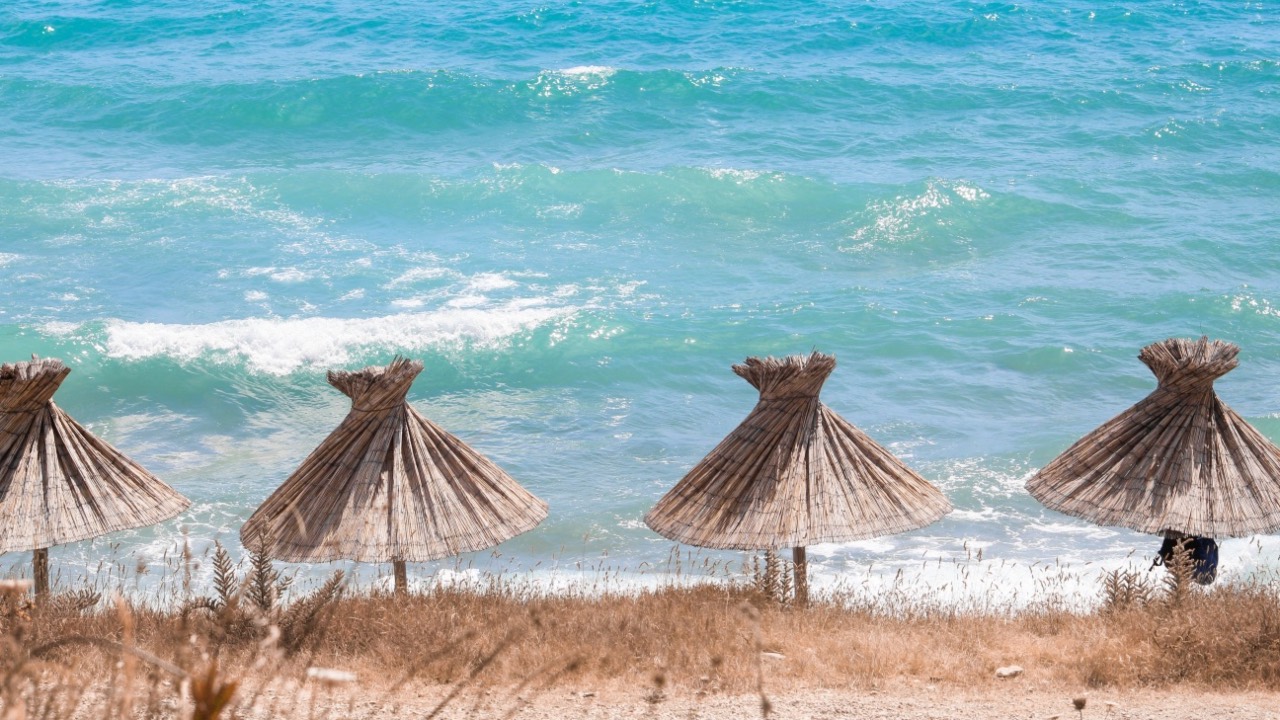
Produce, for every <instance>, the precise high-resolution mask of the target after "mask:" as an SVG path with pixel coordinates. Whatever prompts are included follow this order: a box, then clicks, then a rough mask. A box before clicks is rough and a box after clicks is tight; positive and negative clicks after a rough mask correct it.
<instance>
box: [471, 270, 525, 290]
mask: <svg viewBox="0 0 1280 720" xmlns="http://www.w3.org/2000/svg"><path fill="white" fill-rule="evenodd" d="M517 284H518V283H517V282H516V281H515V280H512V279H511V278H509V277H507V276H506V275H503V274H502V273H479V274H477V275H473V276H472V277H471V279H470V280H468V281H467V288H468V289H469V290H474V291H476V292H489V291H492V290H505V289H507V288H513V287H515V286H516V285H517Z"/></svg>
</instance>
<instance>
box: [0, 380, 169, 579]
mask: <svg viewBox="0 0 1280 720" xmlns="http://www.w3.org/2000/svg"><path fill="white" fill-rule="evenodd" d="M70 372H71V368H69V367H67V366H66V365H64V364H62V361H61V360H53V359H44V360H41V359H39V358H36V357H35V356H32V358H31V361H30V362H17V363H6V364H4V365H0V553H5V552H11V551H25V550H32V551H34V552H33V558H32V561H33V565H34V575H35V586H36V594H37V595H44V594H46V593H48V592H49V547H51V546H53V545H60V544H63V543H69V542H75V541H77V540H86V539H88V538H92V537H97V536H99V535H105V534H107V533H110V532H115V531H116V530H126V529H129V528H136V527H143V526H146V525H153V524H155V523H158V522H161V521H163V520H168V519H169V518H171V517H173V516H174V515H177V514H178V513H180V512H182V511H183V510H186V509H187V507H188V506H189V505H190V504H191V501H189V500H187V499H186V498H185V497H183V496H182V495H180V494H178V492H177V491H175V490H174V489H173V488H171V487H169V486H168V485H166V484H165V483H164V482H163V481H162V480H160V479H159V478H157V477H156V476H154V475H152V474H151V473H149V472H147V471H146V470H144V469H143V468H142V466H140V465H138V464H137V463H135V462H133V461H132V460H130V459H129V458H127V457H125V456H124V455H123V454H121V452H120V451H119V450H116V449H115V448H114V447H112V446H111V445H109V444H107V443H106V442H104V441H102V440H101V439H99V438H96V437H94V436H93V435H92V434H90V433H89V431H88V430H86V429H84V427H82V426H81V425H80V424H79V423H77V422H76V421H75V420H72V419H71V416H69V415H67V413H66V412H64V411H63V410H62V408H60V407H58V406H57V404H55V403H54V402H53V394H54V393H55V392H57V390H58V386H59V385H61V384H62V381H63V380H64V379H65V378H66V377H67V375H68V374H69V373H70Z"/></svg>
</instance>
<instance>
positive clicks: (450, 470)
mask: <svg viewBox="0 0 1280 720" xmlns="http://www.w3.org/2000/svg"><path fill="white" fill-rule="evenodd" d="M420 372H422V363H421V362H416V361H410V360H407V359H404V358H396V359H395V360H394V361H392V363H391V364H390V365H388V366H387V367H385V368H383V367H368V368H365V369H363V370H359V371H354V372H342V371H330V372H329V376H328V378H329V383H330V384H331V385H333V386H334V387H336V388H338V389H339V390H341V391H342V392H343V393H344V394H346V395H347V396H348V397H350V398H351V401H352V403H351V412H350V413H348V414H347V417H346V419H344V420H343V421H342V424H341V425H339V426H338V429H337V430H334V431H333V433H331V434H330V435H329V437H328V438H326V439H325V440H324V442H322V443H321V444H320V446H319V447H317V448H316V449H315V451H313V452H312V453H311V455H310V456H309V457H308V458H307V459H306V460H305V461H303V463H302V465H301V466H300V467H299V468H298V469H297V470H296V471H294V473H293V474H292V475H290V476H289V477H288V479H286V480H285V481H284V483H283V484H282V485H281V486H280V488H279V489H277V490H276V491H275V492H274V493H272V495H271V496H270V497H269V498H267V500H266V501H265V502H263V503H262V506H261V507H259V508H258V509H257V511H255V512H254V513H253V515H252V516H251V517H250V518H249V520H248V521H247V522H245V524H244V526H243V527H242V528H241V530H240V539H241V540H242V541H243V542H244V544H245V545H246V546H248V547H251V548H256V549H261V550H262V551H264V552H265V553H266V554H267V555H270V556H271V557H274V558H276V559H279V560H287V561H290V562H327V561H331V560H338V559H349V560H356V561H359V562H373V563H383V562H393V561H409V562H421V561H426V560H434V559H436V558H441V557H448V556H451V555H457V554H459V553H463V552H469V551H473V550H482V549H484V548H488V547H492V546H494V545H497V544H498V543H500V542H502V541H504V540H507V539H509V538H511V537H514V536H516V535H519V534H520V533H523V532H526V531H528V530H531V529H533V528H534V527H535V526H536V525H537V524H538V523H540V522H542V520H543V519H545V518H546V516H547V504H546V503H545V502H543V501H542V500H540V499H538V498H537V497H534V496H533V495H532V494H531V493H530V492H529V491H527V490H525V489H524V488H523V487H521V486H520V485H519V484H518V483H517V482H516V481H515V480H513V479H512V478H511V476H510V475H507V474H506V473H505V472H503V471H502V469H500V468H499V467H498V466H497V465H495V464H493V463H492V462H491V461H489V460H488V459H486V458H485V457H483V456H481V455H480V454H479V453H477V452H476V451H475V450H472V449H471V448H470V447H468V446H467V445H466V444H465V443H463V442H462V441H461V440H459V439H458V438H456V437H454V436H453V435H450V434H449V433H447V432H445V431H444V430H442V429H440V428H439V427H437V426H436V425H435V424H433V423H432V422H431V421H429V420H427V419H426V418H425V417H423V416H422V415H420V414H419V413H418V412H417V411H416V410H414V409H413V407H411V406H410V405H409V403H408V401H407V400H406V399H405V397H406V395H407V394H408V392H409V386H410V385H411V384H412V383H413V379H414V378H415V377H417V375H418V373H420Z"/></svg>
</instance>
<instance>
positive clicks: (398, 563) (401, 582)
mask: <svg viewBox="0 0 1280 720" xmlns="http://www.w3.org/2000/svg"><path fill="white" fill-rule="evenodd" d="M391 567H392V568H393V569H394V571H395V576H396V594H397V595H404V594H405V593H407V592H409V570H408V568H406V567H405V563H404V561H403V560H392V561H391Z"/></svg>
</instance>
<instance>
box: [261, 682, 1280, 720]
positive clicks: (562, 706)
mask: <svg viewBox="0 0 1280 720" xmlns="http://www.w3.org/2000/svg"><path fill="white" fill-rule="evenodd" d="M446 692H447V690H446V689H444V688H439V687H421V688H407V689H406V690H404V691H403V692H402V693H401V694H400V695H399V696H397V697H392V698H388V697H385V696H382V695H380V694H377V693H366V692H363V691H356V692H354V693H352V694H350V695H348V694H346V693H343V692H335V693H333V694H332V695H331V696H329V697H328V698H327V701H324V700H322V701H321V702H320V703H318V705H317V707H318V708H321V709H319V710H317V711H316V713H317V714H324V715H327V716H329V717H352V718H384V717H406V716H407V717H426V716H429V715H430V714H431V713H432V712H433V711H435V710H436V706H437V705H438V704H439V702H440V700H442V699H443V697H444V695H445V694H446ZM1081 696H1082V694H1081V693H1078V692H1077V693H1072V692H1070V691H1068V690H1065V689H1053V688H1044V687H1032V686H1029V685H1026V684H1022V683H1019V682H1017V681H1016V680H1015V681H1011V682H1008V683H999V684H994V685H988V686H980V687H971V688H957V687H954V686H947V685H932V684H921V683H913V682H910V681H901V682H893V683H889V684H888V686H886V687H884V688H881V689H874V690H860V689H847V690H833V689H799V688H797V689H791V690H787V691H784V692H781V693H779V694H777V695H770V696H769V702H770V705H771V711H770V714H769V715H768V717H770V718H776V719H777V720H786V719H791V718H795V719H801V718H803V719H805V720H834V719H836V718H858V719H866V720H872V719H884V720H889V719H893V720H1014V719H1021V718H1026V719H1028V720H1032V719H1034V720H1048V719H1049V718H1053V717H1059V718H1061V719H1062V720H1070V719H1071V718H1086V719H1089V718H1108V719H1115V720H1139V719H1141V720H1200V719H1201V718H1230V719H1231V720H1275V719H1277V718H1280V693H1272V692H1224V693H1216V692H1208V691H1202V690H1194V689H1188V688H1173V689H1164V690H1132V691H1126V690H1100V691H1094V692H1089V693H1084V694H1083V697H1084V698H1085V706H1084V709H1083V710H1082V711H1077V710H1076V709H1075V707H1074V705H1073V702H1072V701H1073V699H1074V698H1078V697H1081ZM265 703H266V705H265V706H264V707H263V708H261V709H259V710H258V711H257V712H250V713H248V716H249V717H268V716H270V715H271V713H272V710H271V709H269V707H270V703H271V698H265ZM435 717H439V718H459V719H461V718H501V717H518V718H528V719H530V720H578V719H582V720H606V719H608V718H652V719H654V720H676V719H677V718H678V719H680V720H693V719H698V720H731V719H732V720H739V719H743V718H758V717H762V713H761V703H760V697H759V696H758V695H738V694H721V693H708V694H699V693H698V692H697V691H686V690H675V691H673V692H672V693H671V694H670V695H663V696H662V697H655V696H653V695H652V694H651V693H649V692H646V691H644V690H642V689H634V688H632V689H628V688H623V687H609V688H603V689H597V690H583V689H565V688H559V689H555V690H553V691H549V692H546V693H543V694H541V695H537V696H523V695H520V694H519V693H514V694H513V693H512V692H511V689H510V688H491V689H482V690H478V691H476V692H475V693H472V694H469V695H463V696H460V697H459V698H457V699H456V700H455V701H454V702H452V703H450V704H449V705H447V706H446V707H444V708H443V709H441V710H440V711H439V714H438V715H435Z"/></svg>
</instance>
